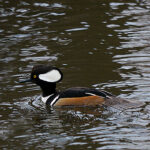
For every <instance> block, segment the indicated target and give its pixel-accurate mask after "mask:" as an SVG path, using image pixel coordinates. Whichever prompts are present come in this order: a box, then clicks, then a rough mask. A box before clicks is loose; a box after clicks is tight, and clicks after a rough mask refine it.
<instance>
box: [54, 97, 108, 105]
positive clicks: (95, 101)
mask: <svg viewBox="0 0 150 150" xmlns="http://www.w3.org/2000/svg"><path fill="white" fill-rule="evenodd" d="M104 102H105V99H104V98H102V97H100V96H96V95H95V96H85V97H75V98H60V99H59V100H58V101H57V102H56V103H55V105H54V106H97V105H102V104H103V103H104Z"/></svg>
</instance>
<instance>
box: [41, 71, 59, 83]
mask: <svg viewBox="0 0 150 150" xmlns="http://www.w3.org/2000/svg"><path fill="white" fill-rule="evenodd" d="M39 79H41V80H43V81H46V82H57V81H59V80H60V79H61V74H60V72H59V71H58V70H56V69H53V70H51V71H49V72H47V73H43V74H40V75H39Z"/></svg>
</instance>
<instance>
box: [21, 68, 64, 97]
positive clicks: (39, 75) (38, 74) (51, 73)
mask: <svg viewBox="0 0 150 150" xmlns="http://www.w3.org/2000/svg"><path fill="white" fill-rule="evenodd" d="M62 78H63V74H62V72H61V71H60V70H59V69H58V68H56V67H52V66H49V65H38V66H34V67H33V69H32V72H31V76H30V79H27V80H25V81H21V82H20V83H25V82H34V83H36V84H37V85H39V86H40V87H41V89H42V91H43V96H47V95H50V94H52V93H54V92H55V88H56V83H57V82H59V81H61V80H62Z"/></svg>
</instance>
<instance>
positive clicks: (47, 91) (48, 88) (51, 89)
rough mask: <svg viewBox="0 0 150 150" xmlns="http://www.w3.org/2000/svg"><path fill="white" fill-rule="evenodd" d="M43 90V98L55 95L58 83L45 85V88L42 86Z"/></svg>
mask: <svg viewBox="0 0 150 150" xmlns="http://www.w3.org/2000/svg"><path fill="white" fill-rule="evenodd" d="M41 89H42V96H43V97H46V96H49V95H51V94H54V93H56V83H51V84H44V85H43V86H41Z"/></svg>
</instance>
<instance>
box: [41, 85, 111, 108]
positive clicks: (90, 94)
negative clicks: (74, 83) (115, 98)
mask: <svg viewBox="0 0 150 150" xmlns="http://www.w3.org/2000/svg"><path fill="white" fill-rule="evenodd" d="M110 96H112V95H111V94H108V93H106V92H104V91H98V90H96V89H90V88H83V87H76V88H69V89H67V90H65V91H62V92H55V93H53V94H51V95H49V96H46V97H42V100H43V102H44V103H46V104H48V105H50V106H98V105H102V104H103V103H104V102H105V99H106V98H111V97H110Z"/></svg>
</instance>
